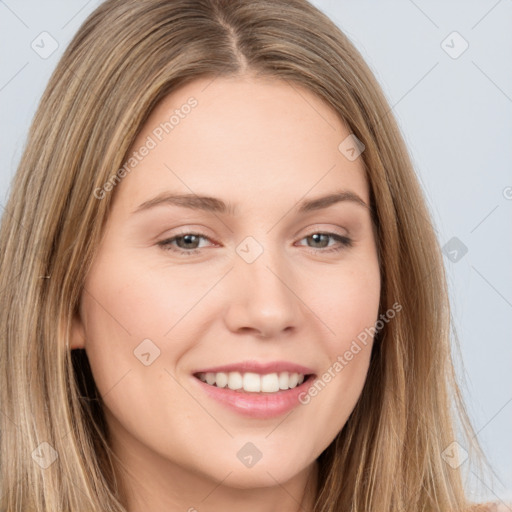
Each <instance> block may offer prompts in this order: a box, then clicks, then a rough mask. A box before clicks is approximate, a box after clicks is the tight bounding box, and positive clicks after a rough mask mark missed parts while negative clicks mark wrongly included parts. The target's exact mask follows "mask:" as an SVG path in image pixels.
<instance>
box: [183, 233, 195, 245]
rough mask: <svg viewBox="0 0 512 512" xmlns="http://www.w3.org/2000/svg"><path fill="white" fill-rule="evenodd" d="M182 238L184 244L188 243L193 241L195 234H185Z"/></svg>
mask: <svg viewBox="0 0 512 512" xmlns="http://www.w3.org/2000/svg"><path fill="white" fill-rule="evenodd" d="M181 238H182V240H183V241H184V242H185V245H187V244H189V242H192V243H193V242H194V238H196V235H185V236H182V237H181Z"/></svg>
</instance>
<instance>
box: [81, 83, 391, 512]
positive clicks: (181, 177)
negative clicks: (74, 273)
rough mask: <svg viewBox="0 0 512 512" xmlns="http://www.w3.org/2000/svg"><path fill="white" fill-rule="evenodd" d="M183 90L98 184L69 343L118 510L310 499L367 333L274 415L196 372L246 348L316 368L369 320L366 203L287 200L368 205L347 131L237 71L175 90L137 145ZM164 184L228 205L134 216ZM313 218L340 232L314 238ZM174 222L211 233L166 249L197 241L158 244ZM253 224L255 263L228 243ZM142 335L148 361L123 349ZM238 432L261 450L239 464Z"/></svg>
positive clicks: (371, 269)
mask: <svg viewBox="0 0 512 512" xmlns="http://www.w3.org/2000/svg"><path fill="white" fill-rule="evenodd" d="M191 96H193V97H195V98H196V99H197V101H198V105H197V106H196V107H195V108H194V109H192V110H191V112H190V114H188V116H186V117H185V118H184V119H180V123H179V125H177V126H176V127H175V128H174V129H173V131H172V133H170V134H168V135H166V136H165V138H164V139H163V140H162V141H161V142H159V143H158V145H157V147H156V148H154V149H152V150H151V151H150V152H149V154H148V155H147V156H146V157H145V158H144V159H143V160H142V161H141V162H140V163H139V164H138V165H137V167H136V168H135V169H134V170H133V171H132V172H131V173H129V174H128V175H127V176H126V177H125V178H124V179H123V180H122V182H121V183H120V184H118V185H117V187H116V189H115V190H114V191H113V192H110V193H114V194H115V195H114V201H113V207H112V210H111V213H110V215H109V218H108V221H107V224H106V229H105V232H104V236H103V239H102V241H101V244H100V246H99V247H98V249H97V253H96V257H95V260H94V262H93V266H92V268H91V270H90V272H89V273H88V275H87V278H86V282H85V290H86V291H84V293H83V295H82V301H81V307H80V315H79V317H77V318H75V319H74V323H73V336H72V347H71V348H85V350H86V353H87V356H88V358H89V361H90V364H91V368H92V372H93V375H94V379H95V382H96V385H97V387H98V389H99V392H100V393H101V395H102V397H103V400H104V403H105V414H106V418H107V423H108V426H109V429H110V431H111V435H112V447H113V449H114V451H115V453H116V454H117V455H118V457H119V458H120V460H121V461H122V464H120V465H119V472H120V474H121V475H122V479H123V482H124V483H125V485H126V488H127V493H128V500H129V505H128V508H129V510H130V512H142V511H146V510H152V511H156V512H160V511H162V512H163V511H164V510H165V511H166V512H168V511H169V510H183V511H187V510H190V511H192V510H199V511H201V512H202V511H220V510H222V511H231V510H232V511H235V510H239V509H240V507H241V506H242V505H243V509H244V510H245V511H246V512H256V511H261V512H262V511H266V512H269V511H295V510H299V508H300V504H302V506H303V509H302V510H312V496H313V491H314V489H315V486H316V485H317V471H318V467H317V463H316V459H317V457H318V456H319V455H320V453H321V452H322V451H323V450H324V449H325V448H326V447H327V446H328V445H329V444H330V443H331V441H332V440H333V439H334V437H335V436H336V434H337V433H338V432H339V431H340V430H341V429H342V427H343V425H344V424H345V423H346V421H347V418H348V417H349V415H350V413H351V412H352V410H353V408H354V407H355V405H356V402H357V400H358V398H359V396H360V394H361V390H362V388H363V385H364V382H365V379H366V375H367V370H368V366H369V360H370V354H371V346H372V340H371V339H370V341H369V342H368V344H367V345H366V346H363V347H362V350H361V351H360V352H358V353H357V355H355V356H354V357H353V359H352V360H351V361H350V362H349V363H348V364H346V366H345V367H344V368H343V370H342V371H340V372H338V373H337V374H336V376H335V378H333V379H332V380H331V382H329V383H328V385H326V386H325V388H324V389H323V390H322V391H321V392H320V393H318V395H317V396H316V397H314V398H312V399H311V401H310V402H309V403H308V404H307V405H299V406H297V407H295V408H294V409H293V410H292V412H291V413H288V414H284V415H282V416H280V417H277V418H272V419H252V418H248V417H246V416H243V415H241V414H238V413H236V412H234V411H231V410H228V409H226V408H225V407H224V406H223V405H221V404H219V403H217V402H216V401H213V400H212V399H211V398H209V397H207V396H206V394H205V393H204V391H203V390H202V389H201V388H200V386H198V385H197V381H196V379H195V377H193V375H192V374H193V372H194V371H196V370H198V369H200V368H204V367H212V366H217V365H221V364H229V363H233V362H239V361H243V360H247V359H256V360H258V361H264V362H267V361H275V360H286V361H291V362H294V363H297V364H302V365H305V366H308V367H310V368H312V369H314V372H315V374H316V375H317V376H321V375H322V374H323V373H324V372H325V371H327V370H328V368H330V367H331V368H332V365H333V363H334V362H335V361H336V358H337V357H338V356H339V355H343V354H344V353H345V351H346V350H348V349H349V347H350V344H351V343H352V341H353V340H354V339H355V338H356V337H357V335H358V334H359V333H361V332H362V331H364V329H365V328H366V327H369V326H373V325H374V323H375V321H376V320H377V318H378V305H379V295H380V286H381V283H380V274H379V265H378V256H377V249H376V241H375V237H374V231H373V227H372V222H371V217H370V212H369V210H368V208H365V207H364V206H361V205H359V204H357V203H356V202H353V201H342V202H338V203H336V204H334V205H331V206H329V207H328V208H324V209H321V210H317V211H311V212H308V213H306V214H299V213H298V212H297V210H298V205H299V203H300V202H301V201H303V200H308V199H312V198H316V197H320V196H323V195H327V194H329V193H332V192H333V191H338V190H350V191H352V192H353V193H354V194H357V195H358V196H359V197H360V198H361V199H362V200H363V201H364V202H365V203H366V204H369V190H368V184H367V182H366V178H365V173H364V169H363V163H362V160H361V158H357V159H356V160H354V161H349V160H348V159H347V158H345V156H344V155H343V154H342V153H341V152H340V151H339V150H338V145H339V144H340V142H341V141H343V140H344V139H345V138H346V137H347V136H348V135H349V133H350V132H349V130H348V129H347V127H346V126H344V124H342V122H341V121H340V120H339V119H338V117H337V116H336V114H335V112H334V111H333V110H332V109H331V108H330V107H329V106H328V105H327V104H325V103H323V102H322V100H321V99H319V98H318V97H316V96H315V95H313V94H312V93H311V92H309V91H307V90H305V89H303V88H301V87H299V86H296V85H293V87H292V86H291V85H290V84H288V83H286V82H282V81H276V80H269V79H262V78H254V77H249V76H244V77H236V78H235V77H232V78H217V79H215V80H213V81H212V80H211V79H201V80H196V81H194V82H192V83H190V84H187V85H185V86H184V87H183V88H181V89H179V90H177V91H174V92H173V93H172V94H171V95H169V96H167V97H166V98H165V99H164V100H163V101H162V102H161V103H160V104H159V105H158V106H157V107H156V109H155V110H154V111H153V112H152V114H151V116H150V118H149V119H148V121H147V122H146V124H145V125H144V127H143V129H142V131H141V133H140V135H139V136H138V138H137V141H136V142H135V144H134V146H133V147H134V149H137V148H140V147H141V146H142V145H143V144H144V142H145V141H146V140H147V137H148V136H150V135H151V134H152V130H154V129H155V127H157V126H158V125H159V124H160V123H161V122H163V121H165V120H168V119H169V117H170V115H171V114H172V112H173V111H174V110H175V109H176V108H180V106H181V105H183V104H185V103H186V102H187V100H188V99H189V98H190V97H191ZM163 191H173V192H175V193H194V194H197V195H207V196H213V197H217V198H220V199H222V200H224V201H226V202H228V201H229V202H232V203H234V204H235V205H236V207H237V209H238V213H237V215H236V216H230V215H229V214H221V213H212V212H205V211H201V210H194V209H190V208H186V207H183V206H177V205H171V204H163V205H160V206H158V207H154V208H152V209H148V210H146V211H143V212H139V213H132V212H133V210H135V209H136V208H137V207H138V206H139V205H140V204H142V203H144V202H145V201H147V200H149V199H152V198H154V197H155V196H157V195H159V194H160V193H162V192H163ZM325 232H328V233H335V234H338V235H341V236H347V237H349V238H350V239H351V240H352V246H350V247H343V246H342V244H340V242H339V241H338V240H337V239H336V238H333V237H323V238H321V239H320V241H318V240H316V241H315V240H314V239H313V238H312V237H311V235H313V234H315V233H325ZM186 233H199V234H201V235H202V236H204V237H206V238H199V239H195V240H194V239H193V240H192V242H191V241H190V240H189V241H188V243H187V242H186V241H185V242H184V240H183V239H175V241H174V242H171V247H173V248H174V249H175V250H179V249H180V248H181V250H183V251H187V250H188V251H189V252H190V251H191V250H192V249H193V248H198V250H199V252H198V253H196V254H193V255H180V254H178V253H177V252H173V251H172V249H170V248H169V246H167V249H166V248H165V247H163V246H161V245H158V242H160V241H164V240H168V239H170V238H172V237H173V236H178V235H181V236H183V235H184V234H186ZM249 236H250V237H253V238H254V239H255V240H257V242H258V243H259V244H260V246H261V247H262V248H263V252H262V253H261V255H260V256H259V257H258V258H257V259H256V260H255V261H254V262H252V263H248V262H247V261H246V260H244V259H243V258H242V257H241V256H240V255H239V254H238V253H237V252H236V248H237V247H238V246H239V244H241V242H242V241H244V239H245V238H246V237H249ZM335 247H339V248H341V250H340V251H337V252H334V251H331V252H328V251H329V250H330V249H332V248H335ZM187 248H188V249H187ZM251 250H253V249H251ZM144 339H150V340H152V343H154V344H155V345H156V346H157V347H158V349H159V350H160V355H159V357H157V358H156V359H155V360H154V361H153V362H152V363H151V364H150V365H148V366H146V365H144V364H142V363H141V362H140V361H139V359H137V357H135V356H134V350H135V349H136V348H137V347H138V346H139V344H140V343H141V342H142V340H144ZM247 442H251V443H253V444H254V445H255V446H256V447H257V448H258V449H259V451H260V452H261V453H262V458H261V459H260V460H259V461H258V463H257V464H255V465H254V466H253V467H251V468H248V467H246V466H245V465H244V464H242V463H241V462H240V460H239V459H238V457H237V452H238V451H239V450H240V449H241V448H242V446H244V445H245V444H246V443H247ZM308 477H309V480H308Z"/></svg>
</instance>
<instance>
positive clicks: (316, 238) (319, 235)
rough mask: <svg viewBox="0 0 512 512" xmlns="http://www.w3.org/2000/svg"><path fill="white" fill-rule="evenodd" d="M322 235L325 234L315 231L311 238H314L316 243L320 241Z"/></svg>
mask: <svg viewBox="0 0 512 512" xmlns="http://www.w3.org/2000/svg"><path fill="white" fill-rule="evenodd" d="M322 236H324V235H323V234H321V233H315V234H314V235H311V238H312V239H313V241H314V242H315V243H318V242H319V239H320V237H322Z"/></svg>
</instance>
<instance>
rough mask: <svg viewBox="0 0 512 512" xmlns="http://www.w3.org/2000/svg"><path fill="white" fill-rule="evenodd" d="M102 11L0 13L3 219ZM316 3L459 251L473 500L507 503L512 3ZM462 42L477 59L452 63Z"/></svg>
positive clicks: (60, 2)
mask: <svg viewBox="0 0 512 512" xmlns="http://www.w3.org/2000/svg"><path fill="white" fill-rule="evenodd" d="M100 3H101V2H100V1H97V0H96V1H93V0H90V1H89V2H87V1H86V0H45V1H44V2H41V0H0V40H1V45H0V59H1V67H0V107H1V113H2V115H1V118H0V119H1V120H0V123H1V124H0V189H1V195H0V213H1V212H3V205H4V204H5V199H6V197H7V195H8V191H9V184H10V180H11V178H12V176H13V175H14V172H15V170H16V166H17V164H18V161H19V158H20V155H21V152H22V149H23V145H24V143H25V138H26V134H27V130H28V126H29V123H30V121H31V118H32V116H33V114H34V112H35V109H36V107H37V103H38V101H39V98H40V96H41V94H42V92H43V89H44V87H45V85H46V82H47V80H48V78H49V76H50V73H51V72H52V70H53V69H54V67H55V66H56V64H57V61H58V59H59V57H60V55H61V54H62V52H63V49H64V48H65V46H66V45H67V43H68V42H69V41H70V39H71V37H72V36H73V35H74V34H75V32H76V31H77V29H78V28H79V26H80V24H81V23H82V21H83V20H84V19H85V17H86V16H87V15H88V14H89V13H90V12H91V11H92V10H94V8H95V7H96V6H97V5H99V4H100ZM313 3H314V4H315V5H316V6H317V7H319V8H320V9H321V10H323V11H324V12H325V13H326V14H328V15H329V16H330V17H331V19H333V21H335V22H336V23H337V25H338V26H339V27H340V28H341V29H342V30H343V31H344V32H345V33H346V34H347V35H348V36H349V37H350V39H351V40H352V41H353V42H354V43H355V45H356V47H357V48H358V49H359V50H360V51H361V52H362V55H363V57H364V58H365V59H366V61H367V62H368V64H369V65H370V67H371V68H372V70H373V71H374V73H375V74H376V76H377V79H378V80H379V82H380V83H381V85H382V86H383V88H384V91H385V94H386V96H387V98H388V100H389V102H390V105H391V106H393V113H394V115H395V116H396V117H397V119H398V122H399V124H400V126H401V129H402V133H403V135H404V137H405V139H406V142H407V144H408V147H409V149H410V152H411V155H412V158H413V161H414V163H415V165H416V170H417V172H418V175H419V177H420V179H421V182H422V184H423V187H424V190H425V193H426V196H427V199H428V202H429V205H430V208H431V212H432V215H433V216H434V220H435V223H436V226H437V229H438V234H439V239H440V241H441V244H442V245H443V246H444V245H445V244H446V243H448V242H449V241H450V240H451V239H452V238H453V237H456V238H457V240H456V241H455V242H454V241H452V242H451V244H454V243H455V244H458V245H455V246H449V249H450V251H452V250H453V249H455V251H456V252H451V253H450V252H448V249H447V251H446V255H445V264H446V268H447V271H448V276H449V285H450V290H451V292H450V293H451V298H452V305H453V315H454V320H455V326H456V329H457V332H458V335H459V338H460V344H461V349H462V350H461V352H462V363H463V366H462V364H458V372H459V375H460V376H464V377H465V379H466V383H467V386H465V387H464V389H463V392H464V396H465V399H466V402H467V404H468V408H469V413H470V416H471V418H472V421H473V424H474V427H475V430H476V432H477V433H478V439H479V441H480V442H481V444H482V445H483V447H484V449H485V451H486V453H487V455H488V457H489V459H490V461H491V463H492V465H493V467H494V469H495V471H496V475H497V477H498V478H497V480H496V481H495V482H494V483H493V484H492V485H491V483H490V482H489V481H486V482H484V483H482V482H480V483H479V482H478V481H476V480H475V481H473V483H472V484H471V486H470V487H471V489H472V490H473V489H477V488H478V491H476V494H475V497H482V498H488V499H491V500H494V501H497V500H503V501H508V502H511V501H512V371H511V369H512V343H511V342H512V334H511V329H510V328H511V322H510V320H511V318H512V168H511V163H512V154H511V153H512V0H500V1H496V0H480V1H474V0H473V1H467V0H465V1H462V0H459V1H442V0H435V1H432V0H430V1H427V0H415V1H413V0H394V1H392V0H385V1H376V0H373V1H370V0H358V1H356V0H337V1H335V0H331V1H329V0H313ZM454 31H456V32H458V33H459V34H460V37H459V36H458V35H453V34H452V33H453V32H454ZM42 32H48V33H49V34H50V35H51V37H52V38H54V39H55V40H56V41H57V42H58V45H59V46H58V48H57V49H56V51H55V52H54V53H53V54H52V55H50V56H49V57H48V58H45V59H43V58H41V57H40V56H39V55H38V53H36V51H34V50H33V49H32V47H31V44H32V42H33V41H35V43H34V45H35V44H38V45H39V48H40V50H39V51H40V52H42V51H49V50H51V43H52V41H51V39H50V38H49V36H45V35H43V36H40V34H41V33H42ZM450 34H452V35H450ZM448 36H449V37H448ZM447 37H448V38H447ZM41 38H43V42H41ZM443 41H445V42H444V43H443ZM464 41H466V42H467V44H468V45H469V46H468V48H467V50H466V51H464V52H463V53H462V54H461V55H460V56H457V54H458V53H459V52H460V51H461V50H462V49H463V47H464V45H465V43H464ZM43 44H44V48H43ZM447 52H450V53H451V54H452V56H450V55H449V54H448V53H447ZM453 56H457V58H453ZM461 244H463V245H464V246H465V247H466V248H467V253H466V254H463V246H462V245H461ZM461 248H462V250H461ZM461 256H462V257H461ZM457 259H458V260H457ZM452 260H457V261H452ZM467 472H468V475H469V476H470V477H471V476H472V474H473V472H472V471H471V470H470V468H468V469H467ZM478 486H479V487H478ZM511 510H512V509H511Z"/></svg>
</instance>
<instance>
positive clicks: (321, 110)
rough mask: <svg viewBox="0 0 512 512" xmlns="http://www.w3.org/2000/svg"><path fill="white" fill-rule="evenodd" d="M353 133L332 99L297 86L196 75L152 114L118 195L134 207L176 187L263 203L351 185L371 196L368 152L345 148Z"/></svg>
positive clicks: (292, 198)
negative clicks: (356, 154) (358, 154)
mask: <svg viewBox="0 0 512 512" xmlns="http://www.w3.org/2000/svg"><path fill="white" fill-rule="evenodd" d="M349 135H350V130H349V129H348V127H347V126H346V125H345V124H344V123H343V122H342V121H341V119H340V118H339V117H338V115H337V113H336V112H335V111H334V110H333V109H332V108H331V107H330V106H329V105H327V104H326V103H325V102H324V101H323V100H322V99H321V98H319V97H318V96H316V95H315V94H313V93H312V92H310V91H309V90H307V89H305V88H303V87H301V86H299V85H297V84H292V83H291V82H287V81H281V80H273V79H268V78H265V79H263V78H249V77H236V78H235V77H232V78H220V77H218V78H215V79H212V78H204V79H199V80H195V81H193V82H191V83H189V84H187V85H185V86H183V87H181V88H180V89H178V90H176V91H174V92H172V93H171V94H169V95H168V96H167V97H165V98H164V99H163V100H162V101H161V102H160V103H159V104H158V105H157V107H156V108H155V109H154V110H153V112H152V113H151V114H150V116H149V118H148V120H147V121H146V123H145V124H144V126H143V127H142V130H141V131H140V133H139V135H138V137H137V139H136V141H135V143H134V144H133V146H132V149H131V151H130V155H132V157H133V155H134V154H135V153H138V158H137V161H136V162H135V160H133V162H132V163H134V164H135V165H134V166H133V167H132V170H131V171H130V172H129V173H128V175H127V177H126V178H124V179H123V181H122V183H121V184H120V185H119V186H118V190H116V196H119V198H116V202H120V203H121V204H122V205H124V207H126V208H131V209H133V208H134V207H136V206H137V205H139V204H140V203H142V202H144V201H145V200H147V199H148V198H149V197H150V196H152V195H153V196H154V195H157V194H160V193H162V192H163V191H173V192H179V193H192V194H194V193H196V194H199V195H203V194H204V195H206V194H208V195H212V196H216V197H223V198H228V200H229V201H230V202H231V203H234V204H238V203H244V204H246V205H247V206H248V207H249V206H251V205H254V206H255V205H256V203H258V205H259V206H260V207H261V206H270V205H273V204H274V203H275V202H276V199H277V198H279V201H281V202H283V203H285V202H289V201H293V202H296V201H297V200H298V199H299V198H301V197H303V196H305V195H308V194H309V195H312V196H318V195H319V194H322V193H326V192H329V191H333V190H339V189H343V188H349V189H351V190H353V191H355V192H357V194H358V195H360V196H361V197H362V199H363V200H364V201H365V202H367V203H368V189H367V184H366V177H365V173H364V166H363V163H362V159H361V158H357V159H355V160H350V159H348V158H347V157H346V156H345V154H344V153H343V152H342V151H341V150H340V144H342V143H343V141H345V140H346V139H347V137H349ZM144 147H146V148H150V149H149V150H148V149H146V150H143V148H144ZM141 153H144V155H145V156H143V157H142V156H141Z"/></svg>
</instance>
